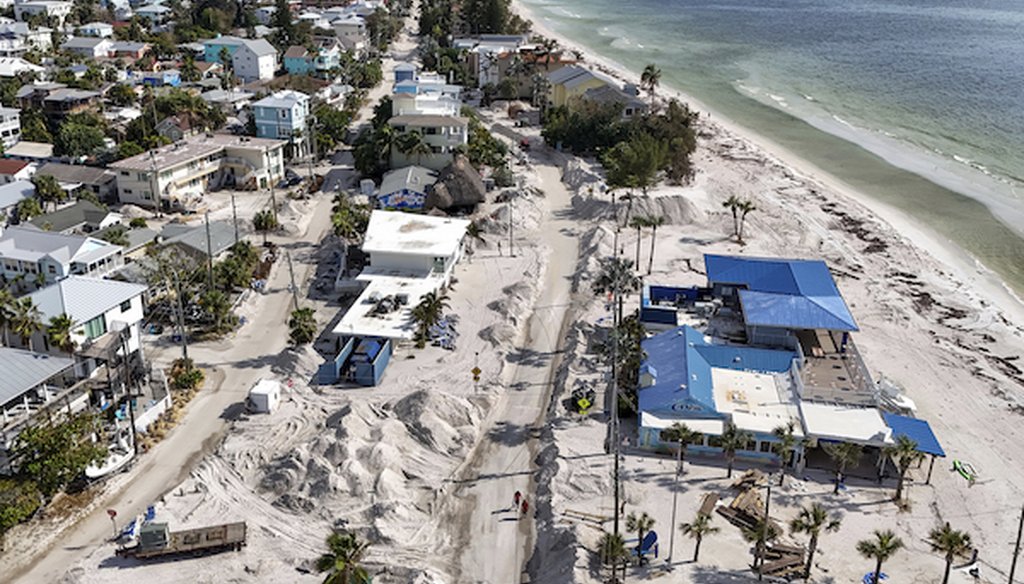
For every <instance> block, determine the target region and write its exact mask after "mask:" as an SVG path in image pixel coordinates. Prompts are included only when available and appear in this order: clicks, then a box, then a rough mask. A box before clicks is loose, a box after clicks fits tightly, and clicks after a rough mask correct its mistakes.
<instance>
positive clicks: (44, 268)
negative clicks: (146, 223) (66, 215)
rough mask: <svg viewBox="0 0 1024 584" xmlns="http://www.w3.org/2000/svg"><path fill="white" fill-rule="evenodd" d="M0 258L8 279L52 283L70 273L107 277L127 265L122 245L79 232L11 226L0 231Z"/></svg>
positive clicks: (31, 282) (25, 283)
mask: <svg viewBox="0 0 1024 584" xmlns="http://www.w3.org/2000/svg"><path fill="white" fill-rule="evenodd" d="M0 261H2V262H3V271H2V274H3V277H4V279H5V281H7V282H13V281H21V282H23V286H24V285H33V284H37V283H38V282H40V281H41V282H44V283H46V284H52V283H54V282H56V281H58V280H60V279H63V278H66V277H67V276H71V275H81V276H93V277H100V276H104V275H106V274H108V273H110V272H111V271H113V270H115V269H117V268H119V267H121V266H122V265H123V264H124V261H123V258H122V256H121V247H120V246H117V245H111V244H109V243H107V242H105V241H101V240H99V239H95V238H92V237H84V236H79V235H64V234H61V233H51V232H48V231H41V230H39V229H38V228H36V227H34V226H33V227H8V228H7V229H5V230H4V231H3V233H0Z"/></svg>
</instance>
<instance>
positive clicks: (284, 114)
mask: <svg viewBox="0 0 1024 584" xmlns="http://www.w3.org/2000/svg"><path fill="white" fill-rule="evenodd" d="M281 119H282V120H287V119H288V110H281Z"/></svg>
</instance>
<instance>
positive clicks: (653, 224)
mask: <svg viewBox="0 0 1024 584" xmlns="http://www.w3.org/2000/svg"><path fill="white" fill-rule="evenodd" d="M646 222H647V226H648V227H650V228H651V255H650V256H649V257H648V258H647V275H648V276H650V275H651V270H652V269H654V242H655V240H656V238H657V236H658V226H659V225H664V224H665V218H664V217H662V216H661V215H657V216H654V217H648V218H647V219H646Z"/></svg>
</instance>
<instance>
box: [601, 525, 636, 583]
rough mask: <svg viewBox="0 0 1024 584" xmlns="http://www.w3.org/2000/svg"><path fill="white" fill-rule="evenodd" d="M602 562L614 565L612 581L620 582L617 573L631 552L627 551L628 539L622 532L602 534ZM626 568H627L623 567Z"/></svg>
mask: <svg viewBox="0 0 1024 584" xmlns="http://www.w3.org/2000/svg"><path fill="white" fill-rule="evenodd" d="M600 546H601V562H602V563H604V564H605V565H609V566H611V567H612V578H611V582H618V580H617V579H616V577H615V576H616V573H617V570H618V566H619V565H620V564H621V565H623V566H624V565H625V563H626V558H628V557H629V552H627V551H626V540H625V539H623V537H622V534H621V533H605V534H604V535H602V536H601V542H600ZM623 570H625V568H623Z"/></svg>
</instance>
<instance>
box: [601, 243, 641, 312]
mask: <svg viewBox="0 0 1024 584" xmlns="http://www.w3.org/2000/svg"><path fill="white" fill-rule="evenodd" d="M592 286H593V289H594V292H595V293H596V294H611V295H613V296H614V295H615V294H618V296H619V305H618V307H613V310H617V311H618V321H619V322H622V306H623V302H622V299H623V298H624V297H625V296H627V295H629V294H632V293H634V292H637V291H639V290H640V278H638V277H637V275H636V274H635V273H634V272H633V262H631V261H629V260H626V259H622V258H620V257H614V256H613V257H604V258H601V271H600V272H598V274H597V278H595V279H594V282H593V284H592Z"/></svg>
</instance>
